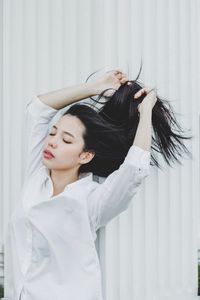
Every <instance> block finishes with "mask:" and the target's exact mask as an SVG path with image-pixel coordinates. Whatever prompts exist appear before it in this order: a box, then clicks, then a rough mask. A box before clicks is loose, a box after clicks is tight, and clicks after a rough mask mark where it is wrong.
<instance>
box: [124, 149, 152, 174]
mask: <svg viewBox="0 0 200 300" xmlns="http://www.w3.org/2000/svg"><path fill="white" fill-rule="evenodd" d="M150 159H151V153H150V151H146V150H143V149H142V148H140V147H138V146H135V145H132V146H131V147H130V148H129V151H128V153H127V155H126V157H125V160H124V163H125V164H132V165H133V166H135V167H137V168H139V169H149V166H150Z"/></svg>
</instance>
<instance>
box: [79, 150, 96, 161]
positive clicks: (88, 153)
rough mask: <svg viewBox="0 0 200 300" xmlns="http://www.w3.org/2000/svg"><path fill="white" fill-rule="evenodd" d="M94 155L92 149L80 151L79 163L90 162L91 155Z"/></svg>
mask: <svg viewBox="0 0 200 300" xmlns="http://www.w3.org/2000/svg"><path fill="white" fill-rule="evenodd" d="M94 156H95V152H94V151H92V150H91V151H86V152H82V153H81V155H80V163H81V164H87V163H88V162H90V161H91V160H92V159H93V157H94Z"/></svg>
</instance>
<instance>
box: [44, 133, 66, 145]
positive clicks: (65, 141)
mask: <svg viewBox="0 0 200 300" xmlns="http://www.w3.org/2000/svg"><path fill="white" fill-rule="evenodd" d="M49 135H55V134H53V133H49ZM63 142H64V143H66V144H71V142H67V141H65V140H63Z"/></svg>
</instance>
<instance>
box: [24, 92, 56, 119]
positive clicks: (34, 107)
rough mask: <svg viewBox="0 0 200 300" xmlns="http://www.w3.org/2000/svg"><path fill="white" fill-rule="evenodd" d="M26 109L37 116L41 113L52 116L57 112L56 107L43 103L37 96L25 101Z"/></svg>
mask: <svg viewBox="0 0 200 300" xmlns="http://www.w3.org/2000/svg"><path fill="white" fill-rule="evenodd" d="M26 109H27V110H29V112H30V113H31V115H33V116H34V117H39V116H41V115H43V116H47V117H53V116H54V115H55V114H56V113H57V112H58V109H55V108H53V107H51V106H49V105H47V104H45V103H44V102H42V101H41V100H40V99H39V97H37V96H35V97H33V99H32V100H31V101H30V102H29V103H27V105H26Z"/></svg>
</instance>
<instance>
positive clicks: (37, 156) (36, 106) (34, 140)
mask: <svg viewBox="0 0 200 300" xmlns="http://www.w3.org/2000/svg"><path fill="white" fill-rule="evenodd" d="M57 112H58V110H57V109H54V108H52V107H50V106H48V105H46V104H45V103H43V102H42V101H41V100H40V99H39V97H37V96H35V97H33V98H32V99H31V101H30V102H28V103H27V105H26V107H25V111H24V113H25V135H26V138H25V140H26V146H25V148H26V151H25V152H26V158H25V161H26V163H25V180H26V179H27V178H28V177H29V176H31V174H33V172H34V171H35V170H37V169H38V168H40V166H41V165H42V151H43V147H44V141H45V138H46V136H47V134H48V130H49V124H50V122H51V120H52V118H53V117H54V116H55V115H56V113H57Z"/></svg>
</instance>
